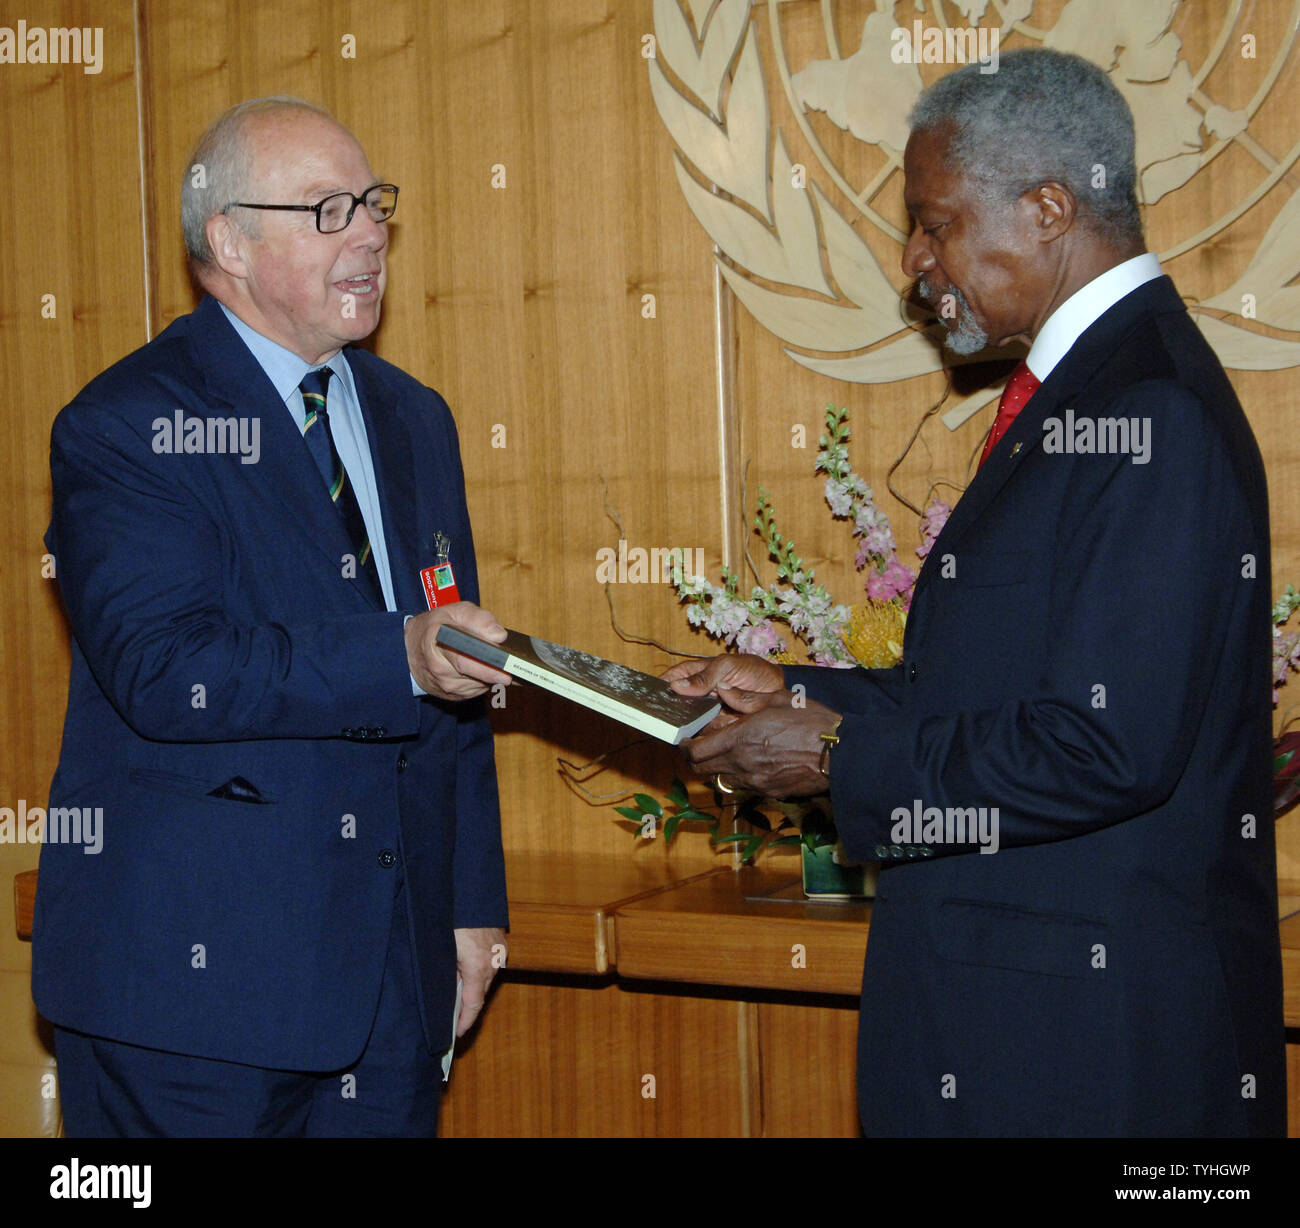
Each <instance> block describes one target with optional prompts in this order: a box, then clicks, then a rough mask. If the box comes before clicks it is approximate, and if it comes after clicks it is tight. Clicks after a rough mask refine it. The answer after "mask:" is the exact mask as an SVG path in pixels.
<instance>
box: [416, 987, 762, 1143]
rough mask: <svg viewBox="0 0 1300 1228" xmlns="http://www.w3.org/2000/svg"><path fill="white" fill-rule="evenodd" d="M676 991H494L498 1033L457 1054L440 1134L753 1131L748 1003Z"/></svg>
mask: <svg viewBox="0 0 1300 1228" xmlns="http://www.w3.org/2000/svg"><path fill="white" fill-rule="evenodd" d="M671 988H673V989H676V990H680V991H682V992H681V993H680V994H676V993H674V994H669V995H661V994H658V993H655V992H652V991H650V990H649V989H648V988H647V989H642V988H640V987H638V986H636V985H634V984H633V985H629V984H627V983H617V982H605V981H598V980H584V979H581V978H576V977H575V978H564V979H560V978H533V977H527V978H523V977H519V976H517V975H515V976H506V977H505V978H504V979H503V981H502V983H501V984H500V985H498V986H497V988H496V989H495V990H494V993H493V999H492V1003H491V1015H492V1019H493V1022H492V1026H491V1027H490V1028H488V1027H485V1028H483V1029H482V1031H481V1032H480V1033H479V1034H478V1035H476V1036H475V1037H474V1040H473V1043H472V1044H471V1045H470V1046H469V1048H468V1049H467V1050H466V1051H465V1052H464V1053H462V1054H458V1055H457V1056H456V1059H455V1065H454V1067H453V1074H452V1078H451V1081H450V1082H449V1083H448V1085H447V1091H446V1094H445V1096H444V1099H443V1103H442V1111H441V1114H440V1118H439V1123H438V1132H439V1134H440V1135H441V1136H443V1137H466V1136H479V1137H482V1136H484V1135H488V1136H494V1137H503V1138H520V1137H522V1138H530V1137H533V1138H536V1137H547V1138H554V1137H563V1138H574V1137H582V1138H590V1137H596V1136H607V1137H619V1138H626V1137H663V1136H674V1137H676V1136H682V1135H688V1136H691V1137H738V1136H740V1135H742V1134H744V1133H745V1099H744V1095H743V1093H742V1081H743V1079H744V1078H745V1074H744V1064H743V1063H742V1060H741V1053H742V1044H743V1042H742V1040H741V1032H740V1029H739V1025H738V1019H739V1014H738V1009H739V1005H740V1004H738V1003H736V1002H735V1001H732V1000H730V999H728V998H725V997H722V996H717V995H713V994H710V993H708V992H707V991H703V992H701V991H700V990H699V987H698V986H674V987H671ZM543 1038H544V1039H543ZM647 1076H650V1077H651V1078H652V1079H653V1082H650V1081H648V1079H647ZM650 1093H653V1094H650Z"/></svg>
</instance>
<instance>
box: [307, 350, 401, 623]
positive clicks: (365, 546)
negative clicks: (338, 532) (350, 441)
mask: <svg viewBox="0 0 1300 1228" xmlns="http://www.w3.org/2000/svg"><path fill="white" fill-rule="evenodd" d="M332 374H333V372H332V371H331V370H330V368H329V367H321V368H320V369H319V370H316V371H308V372H307V374H306V376H305V377H304V378H303V381H302V383H301V384H299V385H298V388H299V390H300V391H301V392H302V403H303V406H304V408H305V409H306V410H307V426H306V429H305V430H304V432H303V438H304V439H305V440H306V441H307V446H308V447H309V448H310V449H311V454H312V456H313V458H314V459H315V461H316V467H317V468H318V469H319V470H320V473H321V477H322V478H324V479H325V486H326V489H328V490H329V492H330V498H331V499H332V500H333V501H334V505H335V506H336V507H337V508H338V509H339V514H340V515H341V516H342V517H343V527H344V529H345V530H346V531H347V535H348V540H349V541H350V542H351V543H352V546H353V549H354V550H355V551H356V560H357V574H358V575H359V576H364V577H365V579H366V581H367V582H368V583H369V584H370V585H371V588H372V590H373V592H374V595H375V596H376V597H378V598H379V602H380V604H381V605H382V604H383V603H384V594H383V589H382V588H381V587H380V584H379V571H378V569H377V568H376V567H375V559H374V555H373V554H372V553H371V550H370V534H369V533H368V532H367V530H366V522H365V518H364V517H363V516H362V515H361V505H360V504H359V503H358V502H357V495H356V491H355V490H353V489H352V483H351V482H349V481H348V473H347V470H346V469H344V468H343V462H342V460H340V459H339V450H338V448H336V447H335V446H334V432H333V430H332V429H331V428H330V417H329V411H328V410H327V409H326V407H325V401H326V394H327V391H328V389H329V383H330V376H331V375H332Z"/></svg>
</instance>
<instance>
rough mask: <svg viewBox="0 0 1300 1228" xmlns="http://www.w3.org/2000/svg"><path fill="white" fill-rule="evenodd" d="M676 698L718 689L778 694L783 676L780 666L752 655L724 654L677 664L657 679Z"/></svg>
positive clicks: (781, 687) (704, 693) (782, 683)
mask: <svg viewBox="0 0 1300 1228" xmlns="http://www.w3.org/2000/svg"><path fill="white" fill-rule="evenodd" d="M659 677H661V678H662V679H663V680H664V681H665V682H668V683H671V684H672V688H673V690H674V691H676V692H677V694H678V695H708V694H710V693H711V692H714V691H717V690H719V689H720V688H721V687H730V688H732V689H734V690H740V691H780V690H782V689H783V688H784V687H785V675H784V674H783V673H782V672H781V667H780V666H779V665H773V664H772V663H771V661H765V660H763V658H762V657H756V656H754V655H753V654H752V653H747V652H745V653H735V652H729V653H724V654H723V655H722V656H720V657H713V658H711V659H710V660H707V661H706V660H700V661H678V662H677V664H676V665H672V666H669V668H668V669H666V670H664V672H663V673H662V674H660V675H659Z"/></svg>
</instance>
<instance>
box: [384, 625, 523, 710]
mask: <svg viewBox="0 0 1300 1228" xmlns="http://www.w3.org/2000/svg"><path fill="white" fill-rule="evenodd" d="M443 623H447V624H449V625H450V626H453V627H459V628H460V629H461V630H462V631H468V632H469V634H470V635H477V636H478V638H479V639H481V640H491V641H492V643H494V644H499V643H501V641H502V640H504V639H505V638H506V629H505V628H504V627H503V626H502V625H501V624H500V623H499V622H497V620H496V618H495V617H494V616H493V615H492V614H489V613H488V611H487V610H483V609H480V608H479V607H478V606H476V605H475V604H474V603H473V602H472V601H454V602H452V604H451V605H444V606H439V607H438V608H437V609H436V610H428V611H426V612H425V613H424V614H417V615H416V616H415V617H414V618H412V619H411V621H410V622H408V623H407V624H406V661H407V665H408V667H409V668H410V671H411V677H412V678H414V679H415V680H416V682H418V683H419V684H420V688H421V689H422V690H423V691H425V692H426V693H427V694H429V695H435V696H437V697H438V698H439V699H473V698H474V697H475V696H476V695H482V694H483V693H484V692H485V691H486V690H487V689H488V688H489V687H491V686H495V685H497V684H498V683H501V684H503V685H505V686H509V684H510V675H509V674H506V673H502V671H501V670H499V669H493V668H492V667H491V666H490V665H484V664H483V662H482V661H476V660H474V658H473V657H467V656H466V655H465V654H464V653H463V652H453V651H451V650H450V649H444V648H443V647H442V645H441V644H439V643H438V628H439V627H440V626H442V624H443Z"/></svg>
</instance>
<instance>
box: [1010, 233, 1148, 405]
mask: <svg viewBox="0 0 1300 1228" xmlns="http://www.w3.org/2000/svg"><path fill="white" fill-rule="evenodd" d="M1162 275H1163V270H1162V269H1161V268H1160V261H1159V260H1158V259H1157V258H1156V256H1155V254H1154V253H1153V252H1143V253H1142V254H1141V255H1140V256H1134V257H1133V258H1132V259H1131V260H1125V261H1124V262H1123V264H1117V265H1116V266H1115V267H1114V268H1113V269H1107V270H1106V271H1105V272H1104V273H1103V274H1102V275H1101V276H1100V277H1094V278H1093V279H1092V281H1090V282H1089V283H1088V284H1087V285H1086V286H1084V287H1083V288H1082V289H1080V290H1076V291H1075V292H1074V293H1073V294H1072V295H1070V297H1069V298H1067V299H1066V300H1065V302H1063V303H1062V304H1061V305H1060V306H1059V307H1058V308H1057V309H1056V310H1055V311H1054V312H1052V314H1051V315H1050V316H1048V317H1047V322H1046V323H1045V324H1044V325H1043V327H1042V328H1041V329H1040V330H1039V332H1038V336H1037V337H1035V338H1034V344H1033V345H1032V346H1031V347H1030V349H1029V356H1028V358H1026V360H1025V361H1026V362H1027V363H1028V364H1029V369H1030V370H1031V371H1032V372H1033V373H1034V375H1035V376H1037V377H1038V379H1039V380H1045V379H1046V378H1047V377H1048V376H1049V375H1051V373H1052V369H1053V368H1054V367H1055V366H1056V365H1057V363H1059V362H1060V361H1061V359H1062V358H1064V357H1065V356H1066V354H1068V353H1069V351H1070V347H1071V346H1073V345H1074V343H1075V342H1076V341H1078V339H1079V338H1080V337H1081V336H1082V335H1083V333H1084V330H1085V329H1087V328H1088V327H1089V326H1090V325H1091V324H1093V323H1094V322H1095V321H1097V320H1098V319H1100V318H1101V316H1102V315H1103V314H1104V313H1105V312H1107V311H1109V310H1110V308H1112V307H1113V306H1114V305H1115V304H1116V303H1118V302H1119V301H1120V299H1122V298H1124V297H1126V296H1127V295H1129V294H1132V292H1133V291H1134V290H1136V289H1137V288H1138V287H1139V286H1141V285H1145V284H1146V283H1147V282H1149V281H1153V280H1154V279H1155V278H1157V277H1160V276H1162Z"/></svg>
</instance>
